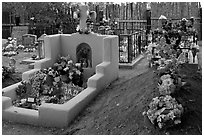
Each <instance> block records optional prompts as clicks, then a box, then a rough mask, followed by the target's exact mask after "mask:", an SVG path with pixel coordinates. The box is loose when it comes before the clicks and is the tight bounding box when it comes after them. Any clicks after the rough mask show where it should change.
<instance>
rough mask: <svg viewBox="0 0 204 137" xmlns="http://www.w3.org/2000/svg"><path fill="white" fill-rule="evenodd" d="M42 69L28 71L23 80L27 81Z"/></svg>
mask: <svg viewBox="0 0 204 137" xmlns="http://www.w3.org/2000/svg"><path fill="white" fill-rule="evenodd" d="M39 70H40V69H32V70H29V71H26V72H24V73H23V74H22V80H27V81H28V79H29V78H30V77H31V76H32V75H33V74H34V73H35V72H37V71H39Z"/></svg>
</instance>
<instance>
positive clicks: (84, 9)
mask: <svg viewBox="0 0 204 137" xmlns="http://www.w3.org/2000/svg"><path fill="white" fill-rule="evenodd" d="M79 10H80V11H79V14H80V22H79V30H82V31H85V30H87V23H86V20H87V19H88V17H89V11H88V6H87V5H80V7H79Z"/></svg>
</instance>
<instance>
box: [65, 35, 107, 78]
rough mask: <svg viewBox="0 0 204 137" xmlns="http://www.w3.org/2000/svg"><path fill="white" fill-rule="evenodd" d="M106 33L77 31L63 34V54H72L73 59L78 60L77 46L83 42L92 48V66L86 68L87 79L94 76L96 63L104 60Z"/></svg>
mask: <svg viewBox="0 0 204 137" xmlns="http://www.w3.org/2000/svg"><path fill="white" fill-rule="evenodd" d="M105 37H106V36H105V35H98V34H94V33H91V34H89V35H86V34H79V33H75V34H72V35H69V34H61V53H62V56H67V55H68V54H69V55H70V56H71V58H72V60H73V61H74V62H76V48H77V46H78V45H80V44H81V43H86V44H88V45H89V46H90V47H91V50H92V68H86V69H84V77H85V79H87V78H89V77H90V76H92V75H93V74H94V72H95V67H96V65H98V64H100V63H101V62H102V61H103V44H104V40H103V39H104V38H105Z"/></svg>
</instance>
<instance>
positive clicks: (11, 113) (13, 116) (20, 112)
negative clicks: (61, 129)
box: [2, 106, 39, 125]
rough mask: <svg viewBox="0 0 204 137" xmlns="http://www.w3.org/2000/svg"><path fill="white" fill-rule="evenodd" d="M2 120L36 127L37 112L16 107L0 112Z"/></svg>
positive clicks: (37, 122)
mask: <svg viewBox="0 0 204 137" xmlns="http://www.w3.org/2000/svg"><path fill="white" fill-rule="evenodd" d="M2 118H3V119H4V120H10V121H15V122H19V123H25V124H31V123H32V125H38V124H39V121H38V111H36V110H32V109H24V108H18V107H13V106H12V107H9V108H8V109H6V110H4V111H3V112H2Z"/></svg>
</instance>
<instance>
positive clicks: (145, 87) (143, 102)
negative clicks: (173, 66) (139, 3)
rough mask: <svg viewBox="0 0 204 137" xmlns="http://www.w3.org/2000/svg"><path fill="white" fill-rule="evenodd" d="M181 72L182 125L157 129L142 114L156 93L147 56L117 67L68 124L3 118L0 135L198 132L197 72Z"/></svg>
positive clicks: (194, 69) (191, 67) (199, 84)
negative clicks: (34, 123) (116, 76)
mask: <svg viewBox="0 0 204 137" xmlns="http://www.w3.org/2000/svg"><path fill="white" fill-rule="evenodd" d="M181 72H182V78H184V80H185V81H187V82H188V83H189V85H190V88H189V89H188V90H186V91H182V92H181V93H179V94H180V96H181V98H180V101H181V103H182V104H183V105H184V106H185V108H186V110H187V113H186V114H185V116H184V118H183V119H182V124H181V125H180V126H178V127H176V128H173V129H168V130H159V129H158V128H157V127H154V126H153V125H152V124H151V123H150V122H149V120H148V118H147V117H145V116H143V115H142V113H143V112H144V111H146V110H147V106H148V104H149V103H150V101H151V99H152V98H153V97H156V96H158V94H159V93H158V92H157V90H156V85H157V81H156V80H157V76H156V74H155V73H154V70H153V69H152V68H148V63H147V59H146V58H144V59H142V60H141V61H140V62H139V63H138V65H136V67H135V68H134V69H132V70H125V69H120V72H119V79H118V80H116V81H114V82H113V83H111V84H110V86H108V87H107V88H106V89H104V90H103V91H101V93H100V94H99V95H98V96H97V97H96V98H95V99H94V100H93V101H92V102H90V104H89V105H88V106H87V107H86V108H85V109H84V110H83V111H82V112H81V113H80V115H79V116H77V117H76V118H75V120H74V121H73V122H72V123H71V124H70V126H69V127H65V128H64V129H57V128H43V127H35V126H30V125H24V124H17V123H12V122H6V121H3V123H2V127H3V128H2V134H3V135H9V134H14V135H20V134H21V135H22V134H23V135H25V134H32V135H33V134H38V135H51V134H58V135H59V134H69V135H70V134H75V135H86V134H88V135H97V134H100V135H111V134H115V135H116V134H122V135H128V134H129V135H143V134H145V135H160V134H180V135H185V134H188V135H190V134H202V131H201V130H202V80H201V75H200V74H199V73H197V66H196V65H184V66H183V67H182V69H181ZM195 106H196V107H195ZM192 121H193V122H192Z"/></svg>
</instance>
